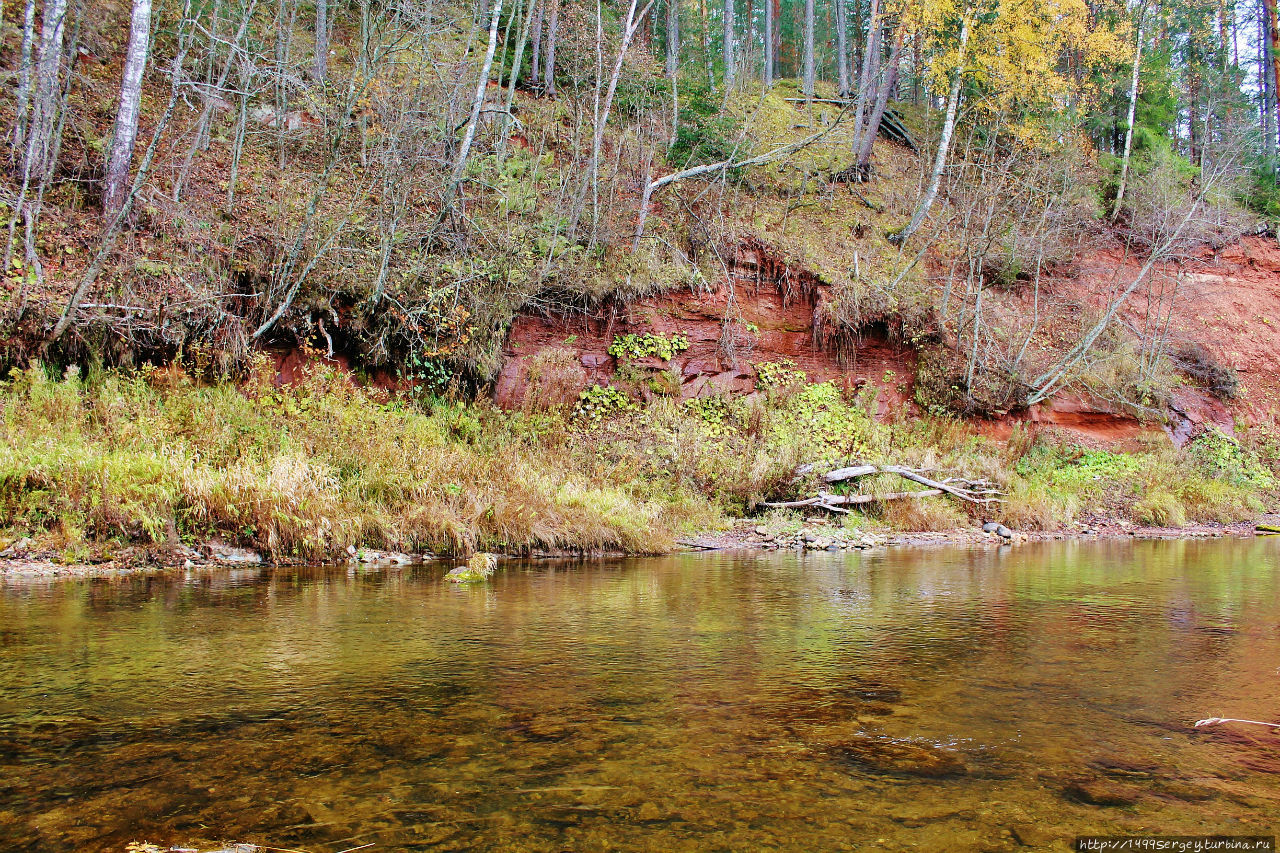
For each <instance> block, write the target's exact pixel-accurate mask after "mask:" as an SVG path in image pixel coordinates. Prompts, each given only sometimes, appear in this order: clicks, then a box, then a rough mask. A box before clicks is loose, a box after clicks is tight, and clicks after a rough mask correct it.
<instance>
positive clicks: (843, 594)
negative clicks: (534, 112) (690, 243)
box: [0, 538, 1280, 853]
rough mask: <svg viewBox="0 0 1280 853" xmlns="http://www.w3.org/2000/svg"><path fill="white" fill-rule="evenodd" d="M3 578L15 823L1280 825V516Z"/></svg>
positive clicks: (279, 839)
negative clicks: (1151, 536)
mask: <svg viewBox="0 0 1280 853" xmlns="http://www.w3.org/2000/svg"><path fill="white" fill-rule="evenodd" d="M447 568H448V565H447V564H442V565H424V566H416V567H410V568H402V569H390V570H380V571H360V570H356V569H350V568H348V567H314V568H303V569H298V568H274V569H273V568H245V569H235V570H230V569H229V570H216V571H212V572H199V573H191V574H189V575H183V574H177V575H162V576H141V575H139V576H124V577H117V578H93V579H77V580H55V579H48V578H9V579H4V580H0V850H5V851H14V853H18V851H64V850H75V851H81V850H85V851H97V850H104V851H105V850H111V851H121V850H123V848H124V846H125V844H126V843H127V842H129V841H131V840H147V841H150V842H153V843H157V844H165V845H168V844H186V845H191V846H201V845H205V844H208V845H212V844H214V843H216V842H218V841H239V842H254V843H258V844H264V845H271V846H275V847H281V848H292V849H302V850H306V851H330V853H336V851H340V850H344V849H348V848H352V847H356V846H358V845H364V844H370V845H373V846H372V847H370V848H365V849H372V850H473V849H501V850H518V851H524V850H529V851H561V850H574V851H590V850H637V851H638V850H673V851H680V850H690V851H692V850H734V851H737V850H797V851H800V850H804V851H813V850H873V849H874V850H915V849H924V850H942V849H954V850H1018V849H1060V850H1062V849H1067V848H1068V845H1069V844H1070V842H1071V840H1072V839H1073V838H1075V837H1076V836H1077V835H1083V834H1094V835H1096V834H1141V833H1159V834H1164V835H1192V834H1205V833H1228V834H1240V835H1260V834H1261V835H1273V834H1277V832H1280V735H1278V734H1275V733H1273V732H1272V730H1270V729H1267V728H1264V727H1259V726H1243V725H1237V724H1228V725H1224V726H1217V727H1211V728H1204V729H1195V728H1193V723H1194V722H1195V721H1196V720H1198V719H1202V718H1206V717H1237V718H1245V719H1252V720H1264V721H1276V720H1280V541H1277V540H1276V539H1275V538H1270V539H1266V538H1260V539H1253V538H1249V539H1224V540H1214V541H1138V542H1131V541H1097V542H1055V543H1031V544H1026V545H1023V546H1020V547H1017V548H1000V549H995V548H892V549H886V548H873V549H871V550H867V551H855V552H838V553H831V552H821V553H810V554H805V553H792V552H786V553H756V552H751V553H746V552H740V553H711V554H682V555H676V556H671V557H663V558H644V559H626V560H607V561H588V562H549V561H539V562H528V563H511V564H508V565H506V566H504V568H503V569H502V570H500V571H499V573H498V574H497V575H496V576H495V577H494V578H493V580H492V581H491V582H490V583H488V584H484V585H478V586H471V587H458V586H455V585H453V584H448V583H445V582H443V581H442V577H443V574H444V572H445V571H446V570H447Z"/></svg>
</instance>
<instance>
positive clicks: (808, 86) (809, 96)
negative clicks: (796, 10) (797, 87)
mask: <svg viewBox="0 0 1280 853" xmlns="http://www.w3.org/2000/svg"><path fill="white" fill-rule="evenodd" d="M813 27H814V9H813V0H804V60H803V62H804V97H805V100H806V101H810V100H813V88H814V62H813V37H814V36H813Z"/></svg>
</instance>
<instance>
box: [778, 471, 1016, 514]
mask: <svg viewBox="0 0 1280 853" xmlns="http://www.w3.org/2000/svg"><path fill="white" fill-rule="evenodd" d="M814 467H815V466H813V465H801V466H800V467H799V468H797V469H796V478H795V480H793V481H792V482H796V481H798V480H800V479H801V478H803V477H805V476H806V475H808V474H810V473H812V472H813V470H814ZM873 474H895V475H897V476H899V477H901V478H903V479H904V480H910V481H911V482H913V483H918V484H920V485H921V486H924V487H925V488H924V489H921V490H917V491H914V492H888V493H886V494H882V495H871V494H857V495H836V494H832V493H830V492H824V491H819V492H818V494H817V495H816V496H815V497H812V498H805V499H803V500H796V501H774V502H766V503H765V506H768V507H775V508H780V509H801V508H806V507H814V508H817V509H825V510H829V511H830V512H849V510H848V509H845V507H850V506H865V505H866V504H872V503H880V502H884V501H896V500H905V499H909V498H930V497H937V496H938V495H942V494H948V495H951V496H952V497H954V498H958V499H959V500H962V501H966V502H968V503H973V504H979V505H989V504H996V503H1000V502H1001V500H1002V499H1001V497H1000V494H1001V492H1000V490H999V489H997V488H996V487H995V484H994V483H992V482H990V481H988V480H971V479H966V478H963V477H947V478H946V479H943V480H935V479H933V478H932V477H926V476H925V475H924V474H922V473H920V472H919V471H915V470H912V469H910V468H904V467H902V466H901V465H851V466H848V467H845V468H837V469H835V470H834V471H828V472H827V473H826V474H823V475H822V479H823V480H824V481H825V482H827V483H831V484H834V483H844V482H848V481H849V480H856V479H858V478H860V477H867V476H870V475H873Z"/></svg>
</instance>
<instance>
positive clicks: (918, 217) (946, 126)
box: [892, 8, 972, 245]
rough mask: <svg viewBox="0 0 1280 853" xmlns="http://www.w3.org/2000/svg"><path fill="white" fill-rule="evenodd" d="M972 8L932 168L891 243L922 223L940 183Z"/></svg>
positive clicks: (904, 238)
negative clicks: (900, 228) (915, 201)
mask: <svg viewBox="0 0 1280 853" xmlns="http://www.w3.org/2000/svg"><path fill="white" fill-rule="evenodd" d="M971 16H972V11H971V10H970V9H968V8H966V9H965V10H964V12H963V14H962V17H961V19H960V49H959V51H958V58H957V61H956V68H955V71H953V72H952V74H951V89H950V91H948V92H947V114H946V117H945V118H944V119H943V120H942V135H941V136H939V137H938V153H937V154H936V155H935V156H934V160H933V171H932V172H931V173H930V175H929V185H928V187H926V188H925V191H924V195H922V196H921V197H920V201H919V202H918V203H917V204H916V212H915V213H914V214H913V215H912V217H911V221H910V222H909V223H907V227H906V228H904V229H902V230H901V231H899V232H898V233H897V234H894V235H893V237H892V240H893V242H895V243H898V244H899V245H903V244H905V243H906V242H907V241H908V240H910V239H911V235H912V234H915V233H916V231H917V230H919V228H920V226H921V225H923V224H924V220H925V217H926V216H928V215H929V211H930V210H931V209H932V208H933V202H934V200H935V199H937V197H938V185H939V184H940V183H941V182H942V171H943V169H945V168H946V167H947V151H948V150H949V149H950V148H951V134H953V133H954V132H955V129H956V110H957V109H959V106H960V86H961V85H962V84H963V83H964V64H965V48H966V47H968V46H969V28H970V18H971Z"/></svg>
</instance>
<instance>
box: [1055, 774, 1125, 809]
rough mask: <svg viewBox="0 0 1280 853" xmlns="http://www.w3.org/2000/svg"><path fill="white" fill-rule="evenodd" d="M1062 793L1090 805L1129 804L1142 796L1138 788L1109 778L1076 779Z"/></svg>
mask: <svg viewBox="0 0 1280 853" xmlns="http://www.w3.org/2000/svg"><path fill="white" fill-rule="evenodd" d="M1063 793H1065V794H1066V795H1067V796H1068V797H1070V798H1071V799H1073V800H1078V801H1079V802H1082V803H1088V804H1089V805H1091V806H1131V805H1133V804H1134V803H1136V802H1137V801H1138V800H1139V799H1140V798H1141V797H1142V791H1141V790H1140V789H1138V788H1135V787H1134V786H1132V785H1126V784H1124V783H1123V782H1116V781H1113V780H1111V779H1077V780H1076V781H1074V782H1071V783H1069V784H1068V785H1067V787H1066V788H1065V789H1064V791H1063Z"/></svg>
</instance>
